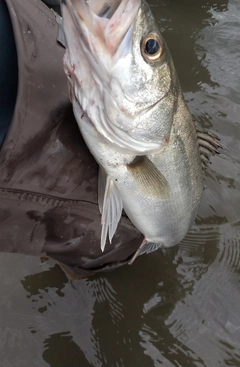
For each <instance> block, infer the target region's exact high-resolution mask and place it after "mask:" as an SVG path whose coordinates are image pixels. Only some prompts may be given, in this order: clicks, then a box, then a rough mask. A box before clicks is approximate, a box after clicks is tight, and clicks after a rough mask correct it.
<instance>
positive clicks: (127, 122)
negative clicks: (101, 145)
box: [62, 0, 180, 155]
mask: <svg viewBox="0 0 240 367" xmlns="http://www.w3.org/2000/svg"><path fill="white" fill-rule="evenodd" d="M62 13H63V26H64V31H65V37H66V44H67V45H66V49H67V50H66V54H65V57H64V68H65V72H66V74H67V76H68V79H69V83H70V98H71V100H72V101H73V100H76V101H77V102H78V103H79V104H80V105H81V107H82V109H83V111H84V112H86V113H87V115H88V117H89V119H90V121H91V122H92V123H93V124H94V126H95V128H96V129H97V131H98V132H99V134H101V135H102V136H103V137H104V138H105V139H106V140H107V141H108V142H109V143H111V144H112V145H114V146H115V148H116V149H118V150H123V151H124V152H125V153H134V154H138V155H144V154H146V153H149V152H152V151H155V150H159V149H160V148H162V146H163V145H164V144H165V143H166V141H168V137H169V134H170V131H171V127H172V121H173V114H174V108H175V103H176V100H177V95H178V91H179V88H180V87H179V83H178V79H177V76H176V72H175V69H174V66H173V62H172V58H171V55H170V53H169V50H168V48H167V45H166V43H165V41H164V39H163V37H162V35H161V33H160V31H159V29H158V26H157V24H156V22H155V19H154V17H153V15H152V12H151V10H150V8H149V6H148V4H147V3H146V2H145V1H144V0H122V1H121V0H89V1H85V0H72V1H71V0H65V1H64V2H63V3H62ZM76 118H77V121H78V123H79V125H81V121H80V117H79V116H76Z"/></svg>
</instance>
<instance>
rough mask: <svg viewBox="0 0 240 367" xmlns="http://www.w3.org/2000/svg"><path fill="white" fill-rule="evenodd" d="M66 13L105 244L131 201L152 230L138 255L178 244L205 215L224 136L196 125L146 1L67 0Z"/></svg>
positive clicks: (70, 67) (67, 64)
mask: <svg viewBox="0 0 240 367" xmlns="http://www.w3.org/2000/svg"><path fill="white" fill-rule="evenodd" d="M62 14H63V27H64V32H65V38H66V53H65V56H64V69H65V72H66V74H67V77H68V80H69V95H70V99H71V101H72V104H73V110H74V114H75V117H76V120H77V122H78V125H79V128H80V130H81V133H82V135H83V137H84V139H85V141H86V144H87V145H88V147H89V149H90V151H91V153H92V154H93V156H94V157H95V159H96V161H97V162H98V164H99V166H100V173H99V207H100V211H101V213H102V237H101V248H102V250H104V247H105V243H106V238H107V235H108V236H109V240H110V242H111V239H112V237H113V235H114V233H115V230H116V228H117V225H118V222H119V219H120V217H121V214H122V209H124V210H125V212H126V213H127V215H128V217H129V218H130V219H131V221H132V223H133V224H134V225H135V226H136V227H137V228H138V229H139V231H141V232H142V233H143V234H144V237H145V238H144V241H143V243H142V244H139V245H140V246H139V250H138V251H137V252H136V254H135V256H134V258H135V257H136V256H137V255H138V254H139V253H143V252H150V251H153V250H155V249H157V248H158V247H170V246H174V245H176V244H177V243H179V242H180V241H181V240H182V239H183V238H184V237H185V235H186V234H187V232H188V230H189V228H190V226H191V224H192V222H193V220H194V218H195V216H196V213H197V211H198V207H199V203H200V199H201V195H202V191H203V174H202V165H205V164H206V163H207V161H208V159H209V155H210V154H212V153H214V152H217V148H218V147H219V144H218V143H217V140H216V139H215V136H214V135H212V134H209V133H207V132H206V131H203V130H201V129H198V130H196V127H195V124H194V122H193V120H192V117H191V115H190V113H189V110H188V108H187V106H186V104H185V102H184V99H183V95H182V91H181V88H180V85H179V81H178V78H177V75H176V71H175V68H174V65H173V62H172V58H171V55H170V53H169V50H168V48H167V45H166V43H165V41H164V39H163V37H162V35H161V33H160V32H159V29H158V27H157V24H156V22H155V20H154V17H153V15H152V13H151V10H150V8H149V6H148V5H147V3H146V2H145V1H144V0H122V1H121V0H88V1H85V0H72V1H70V0H65V1H64V2H63V4H62ZM134 258H133V259H132V261H133V260H134Z"/></svg>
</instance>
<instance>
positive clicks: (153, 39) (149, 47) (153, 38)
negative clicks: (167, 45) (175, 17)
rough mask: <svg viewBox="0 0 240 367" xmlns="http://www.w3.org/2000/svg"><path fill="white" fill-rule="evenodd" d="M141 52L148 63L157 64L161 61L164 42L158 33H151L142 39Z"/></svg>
mask: <svg viewBox="0 0 240 367" xmlns="http://www.w3.org/2000/svg"><path fill="white" fill-rule="evenodd" d="M141 52H142V55H143V57H144V58H145V59H146V60H147V61H152V62H155V61H158V60H159V59H160V57H161V56H162V53H163V42H162V41H161V39H160V37H159V35H158V34H157V33H154V32H150V33H149V34H148V35H147V36H145V37H144V38H143V39H142V42H141Z"/></svg>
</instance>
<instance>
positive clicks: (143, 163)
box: [127, 156, 170, 200]
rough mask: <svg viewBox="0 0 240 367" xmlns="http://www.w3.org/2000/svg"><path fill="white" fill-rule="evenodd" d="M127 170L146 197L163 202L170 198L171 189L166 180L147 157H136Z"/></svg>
mask: <svg viewBox="0 0 240 367" xmlns="http://www.w3.org/2000/svg"><path fill="white" fill-rule="evenodd" d="M127 168H128V171H129V172H130V173H131V174H132V175H133V176H134V178H135V179H136V184H137V186H138V188H139V190H141V191H142V192H143V193H144V194H145V195H147V196H149V197H154V198H158V199H161V200H164V199H168V198H169V193H170V188H169V185H168V182H167V180H166V178H165V177H164V176H163V174H162V173H161V172H160V171H159V170H158V169H157V167H156V166H155V165H154V164H153V163H152V162H151V161H150V160H149V159H148V158H147V157H145V156H137V157H135V159H134V160H133V161H132V162H131V163H130V164H128V165H127Z"/></svg>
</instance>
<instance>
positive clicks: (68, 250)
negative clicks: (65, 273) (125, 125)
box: [0, 0, 142, 276]
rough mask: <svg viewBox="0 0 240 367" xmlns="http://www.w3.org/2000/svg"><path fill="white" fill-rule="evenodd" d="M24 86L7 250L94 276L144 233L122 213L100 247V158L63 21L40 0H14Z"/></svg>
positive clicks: (0, 199) (1, 186)
mask: <svg viewBox="0 0 240 367" xmlns="http://www.w3.org/2000/svg"><path fill="white" fill-rule="evenodd" d="M6 3H7V6H8V10H9V14H10V17H11V21H12V25H13V31H14V36H15V41H16V48H17V57H18V71H19V72H18V75H19V80H18V93H17V100H16V105H15V110H14V115H13V120H12V122H11V126H10V128H9V130H8V133H7V136H6V138H5V141H4V144H3V146H2V149H1V151H0V251H2V252H15V253H23V254H29V255H37V256H39V255H41V254H42V253H46V254H47V255H48V256H51V257H52V258H54V259H56V260H58V261H60V262H62V263H63V264H65V265H67V266H68V267H69V269H71V270H72V271H73V272H75V273H78V274H79V275H82V276H87V275H90V274H92V273H97V272H99V271H108V270H112V269H114V268H116V267H119V266H121V265H123V264H125V263H126V262H127V261H128V260H129V259H130V258H131V256H132V255H133V254H134V253H135V251H136V250H137V248H138V247H139V245H140V243H141V241H142V236H141V234H140V233H139V232H138V231H137V230H136V229H135V228H134V227H133V225H132V224H131V223H130V221H129V220H128V219H127V218H122V220H121V222H120V224H119V226H118V230H117V232H116V234H115V236H114V239H113V243H112V244H111V245H110V244H109V243H108V244H107V246H106V249H105V251H104V252H103V253H102V252H101V250H100V233H101V224H100V222H101V218H100V214H99V210H98V205H97V170H98V167H97V164H96V162H95V160H94V159H93V157H92V156H91V154H90V153H89V151H88V149H87V147H86V145H85V143H84V141H83V139H82V136H81V134H80V132H79V129H78V126H77V123H76V121H75V119H74V117H73V113H72V108H71V104H70V102H69V99H68V90H67V80H66V77H65V75H64V72H63V67H62V58H63V54H64V48H63V47H62V46H60V45H59V44H58V43H57V41H56V38H57V32H58V25H57V23H56V21H55V16H54V14H53V13H52V11H51V10H50V9H49V8H48V7H47V6H46V5H44V4H43V3H42V2H41V1H40V0H39V1H34V0H24V1H22V0H7V1H6Z"/></svg>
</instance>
